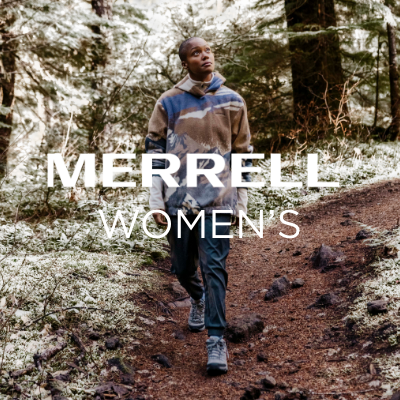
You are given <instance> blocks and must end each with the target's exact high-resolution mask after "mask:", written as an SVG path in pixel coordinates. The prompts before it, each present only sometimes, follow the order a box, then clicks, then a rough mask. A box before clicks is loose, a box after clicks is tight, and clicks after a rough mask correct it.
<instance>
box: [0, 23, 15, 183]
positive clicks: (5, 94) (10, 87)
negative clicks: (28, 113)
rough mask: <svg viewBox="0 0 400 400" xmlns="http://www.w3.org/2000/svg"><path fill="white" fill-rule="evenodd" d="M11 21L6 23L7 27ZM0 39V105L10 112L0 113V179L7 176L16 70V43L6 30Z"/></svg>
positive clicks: (0, 34) (2, 32)
mask: <svg viewBox="0 0 400 400" xmlns="http://www.w3.org/2000/svg"><path fill="white" fill-rule="evenodd" d="M11 23H12V21H10V20H9V21H7V26H8V27H9V26H10V25H11ZM0 37H1V39H2V41H3V43H2V44H1V45H0V99H1V101H0V104H1V105H2V106H3V107H7V108H10V112H9V113H7V114H5V112H4V111H2V112H1V113H0V179H2V178H4V177H5V176H6V174H7V159H8V151H9V145H10V136H11V130H12V128H11V125H12V121H13V110H12V109H13V106H14V99H15V97H14V87H15V69H16V63H15V60H16V57H15V51H16V41H11V39H12V38H13V35H12V34H10V33H8V32H7V31H6V29H5V28H4V29H2V31H1V32H0Z"/></svg>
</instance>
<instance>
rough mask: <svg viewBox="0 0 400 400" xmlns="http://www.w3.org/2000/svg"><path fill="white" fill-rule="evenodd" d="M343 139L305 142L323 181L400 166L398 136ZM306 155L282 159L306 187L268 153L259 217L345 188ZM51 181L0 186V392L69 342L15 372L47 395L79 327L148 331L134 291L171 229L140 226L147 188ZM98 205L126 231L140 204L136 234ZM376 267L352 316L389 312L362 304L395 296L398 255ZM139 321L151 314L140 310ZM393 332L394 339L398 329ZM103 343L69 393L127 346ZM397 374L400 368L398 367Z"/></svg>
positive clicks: (385, 174)
mask: <svg viewBox="0 0 400 400" xmlns="http://www.w3.org/2000/svg"><path fill="white" fill-rule="evenodd" d="M345 145H346V146H347V147H346V146H342V147H340V148H339V147H338V148H332V147H331V148H329V146H328V148H326V149H324V150H322V151H320V150H318V149H314V150H312V149H308V150H309V152H310V153H316V152H321V156H320V161H319V180H320V181H339V182H340V186H341V188H344V189H346V190H347V189H350V188H352V187H355V186H358V185H362V184H367V183H371V182H373V181H376V180H380V179H388V178H390V177H397V176H399V173H400V144H399V143H387V144H386V143H385V144H370V145H362V144H356V143H352V142H349V141H348V142H346V144H345ZM306 160H307V157H306V155H302V156H300V155H297V156H296V154H290V155H287V156H286V158H283V160H282V161H283V163H282V164H283V166H282V181H301V182H303V188H301V189H299V188H273V187H271V186H270V162H269V161H265V162H263V163H261V172H260V173H259V174H257V175H256V174H254V175H253V177H254V180H263V181H265V186H264V187H263V188H261V189H251V190H249V216H250V217H251V218H252V219H253V218H254V219H255V220H254V223H255V226H258V221H256V220H257V219H258V217H259V210H264V216H265V217H266V219H268V217H269V213H268V211H269V210H274V211H275V216H274V218H273V219H271V222H272V221H274V219H275V218H277V217H278V215H279V214H278V213H279V212H281V211H283V210H288V209H294V208H296V207H298V206H300V205H302V204H306V203H310V202H313V201H316V200H318V199H319V198H321V197H322V196H324V195H325V194H329V193H331V192H334V191H337V190H338V188H321V189H318V188H308V187H307V164H306ZM46 182H47V180H46V174H45V171H44V170H39V169H36V170H34V171H32V174H28V175H27V180H26V181H25V182H22V183H21V182H20V183H17V182H9V183H7V184H4V185H3V186H2V191H1V192H0V328H1V329H0V338H1V343H0V346H1V347H0V350H1V356H0V371H1V374H2V378H1V381H0V398H3V397H2V396H3V395H2V394H1V393H2V391H3V392H5V391H6V390H7V389H9V385H10V381H12V379H9V378H10V376H9V372H10V371H15V370H17V369H18V370H20V369H23V368H25V367H26V366H29V365H32V364H33V362H34V359H33V357H34V355H35V354H40V353H42V352H43V351H44V350H46V349H49V348H51V347H52V346H56V345H57V343H58V344H62V343H66V348H65V349H63V350H62V351H60V352H59V353H58V354H57V355H56V356H54V358H52V359H51V360H49V361H47V362H43V363H42V370H39V369H37V368H36V367H35V368H33V370H32V373H31V374H24V375H22V376H21V377H20V378H18V380H17V381H18V385H20V386H21V389H22V391H23V393H26V394H28V395H29V396H31V398H33V397H32V396H39V395H40V396H41V397H42V398H46V396H48V392H46V390H44V389H43V387H42V386H40V385H41V384H43V382H44V381H45V377H46V374H47V372H49V373H54V372H56V371H62V370H66V369H70V367H69V366H68V364H66V363H67V362H71V360H74V358H75V357H77V355H78V354H79V349H78V347H77V346H76V344H75V343H73V342H72V341H71V333H73V332H77V333H78V334H79V330H82V329H83V330H85V331H87V330H90V329H92V330H99V331H101V332H102V333H105V332H107V331H112V330H115V331H117V332H119V333H121V334H122V336H123V337H131V338H135V337H137V336H138V335H140V334H142V333H141V332H140V330H141V328H140V326H138V325H139V324H138V322H137V320H136V316H137V315H138V313H139V312H141V313H142V314H145V312H144V311H143V310H140V308H139V306H138V304H137V303H135V301H134V300H133V295H134V294H135V293H138V292H141V291H145V290H146V289H148V288H154V286H155V285H156V279H155V278H156V274H155V273H154V272H150V271H147V270H145V269H144V268H143V267H142V266H143V264H146V263H150V262H152V260H153V259H155V258H158V257H163V256H165V255H166V254H167V253H166V252H165V250H164V249H163V244H164V243H165V242H166V241H165V238H163V239H151V238H149V237H148V236H147V235H145V234H144V232H143V229H142V225H141V222H142V219H143V216H144V215H145V213H146V212H147V211H148V205H147V203H148V198H147V196H148V190H147V189H145V190H142V189H141V190H140V191H138V192H135V193H132V192H129V191H116V192H115V193H114V194H113V193H109V194H107V196H108V197H107V196H104V197H102V196H99V194H98V193H97V192H96V191H93V192H90V191H86V189H82V190H81V192H79V191H78V190H75V191H71V190H70V189H62V188H61V187H59V188H57V189H56V190H54V192H52V194H51V196H50V195H48V193H49V192H48V191H47V186H46ZM138 186H139V185H138ZM32 196H33V197H32ZM46 196H47V197H46ZM54 210H63V214H62V217H54ZM99 210H102V211H103V212H104V215H105V218H106V220H107V223H108V227H109V228H111V227H112V225H113V221H114V218H115V216H116V213H117V210H120V211H121V212H122V215H123V216H124V217H125V222H126V225H127V226H126V228H127V229H126V231H129V228H130V223H131V221H132V217H133V215H134V212H135V211H136V210H139V215H138V217H137V223H136V224H135V226H134V227H133V230H132V233H131V235H130V237H126V231H125V230H124V229H123V227H122V226H121V223H120V222H118V224H117V225H116V228H115V231H114V234H113V237H112V239H109V238H108V237H107V234H106V232H105V229H104V227H103V222H102V221H101V218H100V214H99V212H98V211H99ZM47 214H49V215H51V216H52V218H51V219H50V218H49V219H47V218H46V219H44V218H42V219H41V220H40V221H39V220H38V219H37V218H36V222H31V221H35V219H30V216H35V215H47ZM17 217H19V218H17ZM15 221H17V222H15ZM148 222H149V230H154V229H157V228H155V225H154V222H153V221H152V219H151V218H150V219H149V220H148ZM245 225H246V224H245ZM158 232H159V233H161V230H158ZM249 232H251V231H250V230H249V231H248V232H247V233H249ZM389 262H390V264H389ZM387 263H388V264H387ZM376 268H377V270H376V272H377V274H376V277H375V278H374V279H375V280H376V282H375V281H374V279H372V280H371V283H370V286H368V285H367V284H366V286H365V298H364V297H361V298H360V299H359V302H360V303H357V304H356V305H355V308H354V310H353V311H352V315H353V314H354V315H353V317H357V318H359V320H360V327H362V326H364V325H365V326H368V323H367V321H375V322H374V323H376V325H378V324H379V323H380V322H381V321H380V319H381V318H383V317H379V316H377V317H369V316H368V315H367V314H366V312H365V310H363V307H364V305H365V302H366V301H370V300H371V294H374V296H375V297H378V296H379V295H381V294H382V295H387V296H388V297H393V298H395V297H396V291H395V288H396V284H395V283H393V282H395V276H396V274H397V273H398V272H399V271H398V270H399V268H400V265H399V262H398V260H397V261H393V260H382V261H381V262H380V263H378V265H377V266H376ZM380 268H381V269H380ZM397 275H398V276H399V274H397ZM382 285H383V286H382ZM375 297H374V298H375ZM363 302H364V303H363ZM390 307H394V305H392V306H390ZM393 310H394V308H391V309H390V311H389V316H390V318H393V321H394V318H397V316H396V315H394V314H393V312H392V311H393ZM140 322H142V323H151V322H152V321H150V320H148V319H147V318H143V317H141V321H140ZM369 323H370V322H369ZM62 329H64V330H65V332H63V331H62ZM56 331H57V332H58V335H56V334H55V332H56ZM391 340H392V341H393V343H394V339H393V338H392V339H391ZM396 341H397V336H396ZM102 344H103V343H98V342H96V341H93V344H92V345H91V346H89V347H88V348H87V349H86V350H87V356H86V359H85V361H87V362H88V364H87V365H86V367H87V368H86V370H87V371H88V373H87V374H86V375H85V374H83V373H81V372H79V370H76V369H75V373H74V374H72V375H71V378H72V381H71V382H70V383H68V384H65V387H63V388H62V392H63V393H64V394H65V395H67V396H68V398H70V399H83V398H85V396H86V397H87V396H88V395H89V396H91V395H93V387H94V386H95V385H96V384H98V382H99V380H100V378H101V377H102V376H105V375H106V374H107V371H108V370H109V368H108V369H107V368H106V367H107V363H106V357H107V359H109V358H111V357H113V354H115V355H118V354H119V352H120V350H110V351H107V352H102V351H98V348H99V346H100V345H102ZM124 357H125V356H124ZM382 360H384V359H383V358H382V359H381V362H382V365H383V367H382V368H383V370H384V371H387V372H385V373H386V374H387V376H388V377H390V376H391V375H390V374H394V372H393V371H392V370H390V371H389V369H388V368H389V367H385V365H386V366H388V365H390V364H389V363H386V364H385V361H382ZM393 365H394V364H393ZM385 368H386V369H385ZM77 371H78V372H77ZM398 375H399V377H400V370H399V371H398ZM62 385H64V384H62ZM9 393H10V392H8V393H7V395H8V394H9ZM7 395H5V394H4V396H7ZM4 398H7V397H4ZM9 398H11V397H10V396H9Z"/></svg>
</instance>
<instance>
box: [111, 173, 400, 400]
mask: <svg viewBox="0 0 400 400" xmlns="http://www.w3.org/2000/svg"><path fill="white" fill-rule="evenodd" d="M399 198H400V180H391V181H389V182H382V181H381V182H379V183H375V184H372V185H368V186H364V187H361V188H357V189H352V190H347V191H343V192H340V193H335V194H333V195H330V196H326V197H325V198H324V199H323V200H319V201H318V202H316V203H314V204H312V205H308V206H304V207H301V208H298V209H297V212H298V215H293V214H287V215H286V216H285V219H286V220H287V221H290V222H293V223H295V224H297V225H298V226H299V228H300V234H299V235H298V236H297V237H296V238H294V239H285V238H283V237H281V236H280V235H279V232H282V233H285V234H287V235H292V234H293V233H294V228H292V227H289V226H287V225H283V224H281V223H280V222H278V223H276V224H275V225H274V226H272V227H270V228H268V229H264V237H263V238H262V239H261V238H259V237H258V236H255V235H254V236H252V237H248V238H243V239H238V238H237V236H236V238H234V239H232V240H231V247H232V249H231V251H230V254H229V257H228V260H227V267H226V268H227V271H228V275H229V278H228V291H227V297H226V317H227V321H228V322H229V321H230V320H232V318H233V317H237V316H240V315H246V314H249V313H258V314H259V315H260V316H261V317H262V319H263V321H264V325H265V329H264V332H263V333H259V334H257V335H255V336H253V337H251V338H250V340H249V341H247V342H244V343H239V344H234V343H229V342H228V350H229V354H230V358H229V360H228V367H229V371H228V373H227V374H225V375H221V376H217V377H209V376H207V374H206V363H207V353H206V347H205V341H206V339H207V332H206V331H203V332H200V333H192V332H190V331H189V330H188V328H187V318H188V312H189V309H188V308H176V309H173V310H170V313H171V314H168V313H166V312H163V311H167V310H165V309H164V310H163V307H161V306H160V304H161V303H159V302H160V301H161V302H163V303H164V304H167V303H169V302H171V301H172V300H173V299H174V295H173V293H172V292H171V291H170V290H168V285H169V284H170V283H171V282H174V281H176V278H175V277H174V276H173V275H171V274H168V273H165V272H163V273H162V274H161V275H160V279H162V280H163V283H164V287H165V290H162V291H161V292H156V293H150V294H147V295H145V296H143V299H142V303H143V304H145V305H146V307H147V310H148V311H149V313H151V314H152V315H153V318H152V319H153V320H154V319H155V317H157V316H158V317H164V318H165V320H164V321H157V323H156V324H155V325H146V324H143V328H145V331H147V332H148V333H147V335H148V336H146V337H143V339H142V340H141V345H140V346H138V347H135V348H134V350H132V353H131V355H133V356H136V359H135V363H134V366H135V368H136V370H137V371H136V373H135V385H134V388H135V389H134V396H133V398H135V399H136V398H139V399H141V398H142V399H147V398H153V399H157V400H163V399H190V400H192V399H193V400H194V399H240V398H241V396H243V394H244V391H245V388H247V387H248V386H249V385H257V382H259V381H260V379H262V378H264V377H265V374H266V373H268V375H270V376H272V377H273V378H275V380H276V381H277V385H280V386H281V387H282V388H278V387H276V388H274V389H270V390H269V391H264V392H262V393H261V397H259V398H261V399H273V398H274V395H275V392H276V391H280V392H282V393H288V392H289V391H290V390H293V388H299V389H300V390H303V391H304V390H312V391H313V392H314V393H319V394H314V395H313V397H314V398H315V396H317V398H321V394H325V395H326V396H327V397H329V398H332V396H333V398H339V397H341V396H342V399H343V398H344V399H350V398H358V399H363V398H377V397H379V398H380V397H381V396H382V394H383V390H382V389H381V388H379V387H378V388H375V387H373V386H371V385H370V383H371V382H369V381H371V380H379V381H381V382H382V381H383V380H384V379H383V377H382V376H380V375H379V370H378V371H375V372H376V376H372V377H370V378H368V376H367V378H365V379H364V378H363V376H365V375H366V374H367V373H369V372H370V359H369V358H363V357H357V358H355V359H352V358H348V356H349V355H350V354H353V353H359V354H363V352H364V353H365V352H366V350H363V346H362V345H363V340H362V339H360V338H354V337H352V335H351V330H350V329H349V328H348V327H346V326H345V322H344V321H343V320H342V318H343V317H344V316H345V315H346V313H347V310H348V306H349V305H350V304H351V301H352V300H353V299H354V297H355V296H356V295H357V292H356V287H357V285H358V283H359V281H360V280H361V279H363V276H364V272H365V271H366V269H367V268H368V264H370V263H371V261H372V260H373V258H374V251H373V250H372V249H371V247H369V246H367V244H366V243H363V240H355V237H356V234H357V233H358V232H359V231H360V230H361V229H363V228H362V227H361V226H360V225H358V224H357V223H356V222H355V221H358V222H361V223H363V224H367V225H369V226H373V227H375V228H378V229H379V230H383V229H388V230H390V229H393V228H394V227H396V226H397V225H398V224H399V218H400V210H399ZM345 212H351V213H354V216H351V217H344V216H343V214H344V213H345ZM348 219H350V220H351V221H352V223H351V224H349V225H347V226H344V225H341V224H340V223H341V222H344V221H345V220H348ZM321 244H325V245H327V246H331V247H332V248H333V249H334V250H336V251H342V252H343V253H344V254H345V256H346V257H345V260H344V261H343V263H342V264H341V265H339V266H338V267H337V268H335V269H332V270H330V271H327V272H325V273H321V272H320V270H318V269H314V268H313V266H312V263H311V261H310V256H311V255H312V253H313V251H314V250H315V249H317V248H319V247H320V246H321ZM296 251H300V252H301V255H298V256H294V255H293V253H295V252H296ZM158 267H160V269H163V271H165V269H167V270H168V269H169V267H170V263H169V260H164V261H163V262H160V263H159V264H158ZM284 275H286V276H287V277H288V279H289V280H290V281H293V280H294V279H295V278H302V279H304V281H305V285H304V286H303V287H299V288H296V289H291V290H290V291H289V293H288V294H286V295H284V296H283V297H281V298H279V299H278V301H268V302H266V301H265V300H264V295H265V289H268V288H269V287H270V286H271V284H272V282H273V281H274V280H275V279H277V278H278V277H280V276H284ZM343 278H345V279H343ZM325 293H334V294H336V295H337V296H339V298H340V302H339V303H338V304H335V305H333V306H330V307H326V308H308V306H310V305H311V304H313V303H314V302H315V301H316V299H317V298H318V297H319V296H320V295H323V294H325ZM175 297H176V296H175ZM161 319H162V318H161ZM174 332H178V333H177V334H175V335H174ZM150 335H151V337H149V336H150ZM337 349H340V350H339V351H338V352H337V353H334V351H336V350H337ZM158 353H162V354H163V355H165V356H167V357H168V359H169V361H170V362H171V364H172V368H166V367H163V366H161V365H159V364H158V363H157V362H155V361H154V360H153V359H152V358H151V356H152V355H155V354H158ZM259 353H264V355H266V356H267V360H264V361H263V362H260V361H257V355H258V354H259ZM143 371H144V372H143ZM146 371H148V372H146ZM115 378H117V377H115ZM285 383H286V385H287V388H284V386H285ZM140 396H142V397H140ZM151 396H152V397H151ZM297 397H299V395H297ZM254 398H257V397H254Z"/></svg>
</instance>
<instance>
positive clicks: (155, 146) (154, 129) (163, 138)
mask: <svg viewBox="0 0 400 400" xmlns="http://www.w3.org/2000/svg"><path fill="white" fill-rule="evenodd" d="M167 130H168V114H167V112H166V111H165V109H164V107H163V105H162V103H161V101H160V100H158V101H157V103H156V105H155V107H154V110H153V113H152V115H151V117H150V121H149V130H148V134H147V136H146V140H145V149H146V153H149V154H157V153H160V154H163V153H165V152H166V147H167ZM153 169H165V160H153Z"/></svg>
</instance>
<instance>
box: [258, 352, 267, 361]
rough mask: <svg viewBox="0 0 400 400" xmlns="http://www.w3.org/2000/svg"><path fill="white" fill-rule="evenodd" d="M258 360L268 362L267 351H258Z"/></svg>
mask: <svg viewBox="0 0 400 400" xmlns="http://www.w3.org/2000/svg"><path fill="white" fill-rule="evenodd" d="M257 361H258V362H265V363H266V362H268V356H267V355H266V354H265V353H258V354H257Z"/></svg>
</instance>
